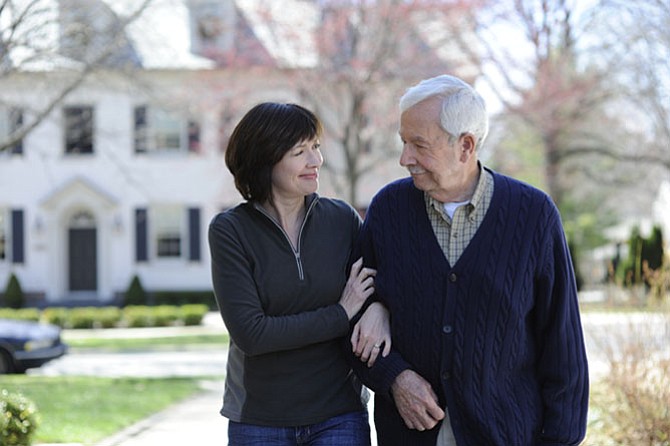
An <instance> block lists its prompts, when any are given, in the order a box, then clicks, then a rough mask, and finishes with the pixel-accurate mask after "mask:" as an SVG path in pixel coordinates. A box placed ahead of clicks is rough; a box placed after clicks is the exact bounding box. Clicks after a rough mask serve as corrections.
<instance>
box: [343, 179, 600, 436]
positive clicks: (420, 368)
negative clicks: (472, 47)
mask: <svg viewBox="0 0 670 446" xmlns="http://www.w3.org/2000/svg"><path fill="white" fill-rule="evenodd" d="M493 176H494V181H495V183H494V185H495V186H494V195H493V199H492V201H491V205H490V207H489V210H488V212H487V214H486V216H485V218H484V221H483V222H482V225H481V226H480V228H479V230H478V231H477V233H476V234H475V236H474V238H473V239H472V241H471V242H470V244H469V245H468V247H467V248H466V249H465V251H464V252H463V254H462V256H461V257H460V258H459V259H458V261H457V262H456V264H455V265H450V264H449V263H448V262H447V260H446V259H445V257H444V255H443V253H442V250H441V249H440V246H439V245H438V243H437V240H436V238H435V235H434V233H433V230H432V227H431V225H430V221H429V219H428V217H427V215H426V210H425V204H424V200H423V192H422V191H420V190H418V189H416V188H415V187H414V185H413V182H412V180H411V179H409V178H406V179H402V180H398V181H396V182H394V183H392V184H390V185H388V186H386V187H385V188H384V189H382V190H381V191H380V192H379V193H378V194H377V196H376V197H375V198H374V199H373V201H372V203H371V205H370V207H369V209H368V213H367V216H366V220H365V223H364V226H363V229H362V233H361V240H360V245H359V249H360V250H361V251H362V254H363V256H364V258H365V263H366V265H367V266H370V267H373V268H377V270H378V272H377V277H376V279H375V287H376V290H377V297H378V298H379V299H380V300H381V301H382V302H384V303H385V304H386V305H387V306H388V308H389V310H390V313H391V331H392V337H393V350H392V352H391V354H390V355H389V356H388V357H386V358H382V359H378V360H377V362H376V364H375V366H374V367H372V368H371V369H367V368H366V367H365V366H362V365H361V364H360V362H359V361H354V367H356V369H357V372H358V374H359V376H360V377H361V379H362V381H363V382H364V383H365V384H366V385H367V386H368V387H370V388H371V389H372V390H374V391H375V392H376V394H375V424H376V429H377V433H378V439H379V444H380V446H391V445H412V446H421V445H431V446H433V445H434V444H435V441H436V438H437V434H438V431H439V424H438V426H437V427H436V428H434V429H432V430H430V431H426V432H419V431H416V430H410V429H407V428H406V427H405V424H404V422H403V421H402V419H401V418H400V416H399V414H398V412H397V410H396V409H395V406H394V404H393V399H392V397H391V395H390V386H391V384H392V383H393V381H394V379H395V377H396V376H397V375H398V374H399V373H400V372H401V371H403V370H405V369H407V368H410V369H412V370H414V371H416V372H417V373H419V374H420V375H421V376H423V377H424V378H426V379H427V380H428V381H429V382H430V383H431V385H432V387H433V389H434V390H435V392H436V393H437V395H438V398H439V404H440V405H441V406H442V407H444V406H445V404H446V405H447V406H448V408H449V416H450V418H451V424H452V428H453V430H454V435H455V438H456V440H457V443H458V445H459V446H465V445H477V446H481V445H500V446H512V445H514V446H516V445H575V444H579V442H580V441H581V440H582V439H583V437H584V434H585V429H586V413H587V406H588V370H587V361H586V354H585V349H584V342H583V335H582V329H581V323H580V317H579V309H578V304H577V291H576V287H575V279H574V271H573V267H572V263H571V260H570V255H569V253H568V248H567V243H566V241H565V236H564V232H563V228H562V225H561V221H560V216H559V214H558V211H557V209H556V207H555V206H554V204H553V202H552V201H551V199H550V198H549V197H548V196H547V195H546V194H544V193H543V192H541V191H539V190H537V189H534V188H532V187H530V186H528V185H526V184H523V183H521V182H519V181H516V180H514V179H511V178H509V177H505V176H503V175H500V174H497V173H493ZM354 258H357V256H355V257H354Z"/></svg>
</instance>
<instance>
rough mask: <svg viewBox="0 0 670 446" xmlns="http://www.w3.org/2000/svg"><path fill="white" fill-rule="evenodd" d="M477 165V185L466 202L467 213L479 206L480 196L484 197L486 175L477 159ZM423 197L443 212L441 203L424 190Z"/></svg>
mask: <svg viewBox="0 0 670 446" xmlns="http://www.w3.org/2000/svg"><path fill="white" fill-rule="evenodd" d="M477 166H478V167H479V180H478V181H477V186H476V187H475V192H474V193H473V194H472V198H470V201H469V202H468V204H467V205H466V206H467V208H468V209H467V210H468V214H469V213H471V212H472V211H474V210H475V209H476V208H477V206H479V205H480V204H481V202H482V198H483V197H484V193H485V191H486V187H487V181H486V175H485V173H484V166H482V163H480V162H479V161H478V162H477ZM424 197H425V199H426V201H428V203H429V204H430V206H431V207H432V208H434V209H435V210H437V211H438V212H440V213H441V214H442V213H444V208H443V206H442V205H443V203H442V202H440V201H438V200H436V199H434V198H433V197H431V196H430V195H428V194H427V193H426V192H424Z"/></svg>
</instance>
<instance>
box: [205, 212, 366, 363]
mask: <svg viewBox="0 0 670 446" xmlns="http://www.w3.org/2000/svg"><path fill="white" fill-rule="evenodd" d="M235 229H236V228H234V227H233V225H232V224H229V223H227V222H226V221H225V220H222V219H217V220H215V221H213V222H212V224H211V225H210V227H209V245H210V251H211V257H212V283H213V286H214V294H215V296H216V300H217V304H218V306H219V310H220V312H221V316H222V318H223V321H224V323H225V324H226V327H227V329H228V332H229V333H230V336H231V338H232V339H233V341H234V342H235V344H236V346H237V347H239V348H240V349H242V350H243V351H244V352H245V353H246V354H248V355H259V354H265V353H271V352H276V351H282V350H289V349H295V348H301V347H304V346H307V345H311V344H316V343H319V342H324V341H329V340H332V339H335V338H337V337H340V336H345V335H346V334H347V333H348V331H349V319H350V314H352V315H353V314H355V313H356V312H357V311H358V310H359V309H360V308H361V306H362V303H363V302H364V301H365V300H366V299H367V297H368V296H369V295H370V294H371V293H372V291H373V289H372V286H371V282H372V279H371V278H370V275H371V274H372V272H371V271H372V270H370V269H368V268H362V267H361V266H360V265H359V269H358V270H357V271H356V274H353V275H352V276H350V278H349V281H348V282H347V287H346V288H345V291H344V292H343V295H342V299H341V302H345V303H344V304H340V303H335V304H332V305H327V306H324V307H321V308H317V309H315V310H312V311H304V312H300V313H295V314H287V315H278V316H269V315H267V314H265V312H264V309H263V307H262V305H261V301H260V298H259V296H258V292H257V287H256V283H255V281H254V278H253V275H252V271H253V269H254V265H252V263H251V262H252V261H251V260H250V258H249V256H248V255H246V253H245V250H244V248H243V246H242V244H241V243H240V237H239V235H238V234H237V233H236V230H235ZM368 279H369V280H368Z"/></svg>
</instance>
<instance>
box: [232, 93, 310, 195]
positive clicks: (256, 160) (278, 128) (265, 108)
mask: <svg viewBox="0 0 670 446" xmlns="http://www.w3.org/2000/svg"><path fill="white" fill-rule="evenodd" d="M322 132H323V130H322V125H321V122H320V121H319V118H317V117H316V115H314V113H312V112H311V111H309V110H307V109H306V108H304V107H301V106H299V105H296V104H278V103H274V102H264V103H262V104H258V105H256V106H255V107H253V108H252V109H251V110H249V111H248V112H247V114H246V115H244V117H243V118H242V120H241V121H240V122H239V123H238V124H237V126H236V127H235V130H233V134H232V135H231V136H230V141H228V148H227V149H226V166H228V170H230V173H232V174H233V177H235V186H236V187H237V190H238V191H240V193H241V194H242V196H243V197H244V198H245V199H246V200H249V201H256V202H259V203H263V202H265V201H267V200H268V199H270V198H271V194H270V193H271V190H272V168H273V167H274V165H275V164H277V163H278V162H279V161H281V159H282V158H283V157H284V155H285V154H286V152H288V151H289V150H290V149H291V148H292V147H294V146H295V145H296V144H298V143H299V142H302V141H305V140H309V139H314V138H315V137H316V138H318V137H320V136H321V134H322Z"/></svg>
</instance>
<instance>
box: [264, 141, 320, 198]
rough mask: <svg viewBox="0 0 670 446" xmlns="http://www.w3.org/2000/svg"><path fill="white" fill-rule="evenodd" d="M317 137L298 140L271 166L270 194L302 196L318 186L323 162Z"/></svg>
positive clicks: (283, 196)
mask: <svg viewBox="0 0 670 446" xmlns="http://www.w3.org/2000/svg"><path fill="white" fill-rule="evenodd" d="M320 147H321V144H320V143H319V139H318V138H314V139H310V140H304V141H300V142H299V143H298V144H296V145H295V146H293V147H292V148H291V149H290V150H289V151H288V152H286V154H284V157H283V158H282V159H281V161H279V162H278V163H277V164H275V166H274V167H273V168H272V195H273V196H274V197H275V198H279V197H281V198H288V199H291V198H302V197H305V196H306V195H309V194H311V193H314V192H316V191H317V189H318V188H319V168H320V167H321V164H323V156H322V155H321V150H320Z"/></svg>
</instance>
